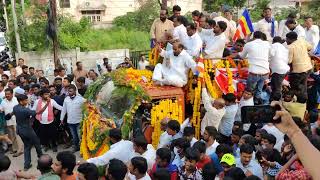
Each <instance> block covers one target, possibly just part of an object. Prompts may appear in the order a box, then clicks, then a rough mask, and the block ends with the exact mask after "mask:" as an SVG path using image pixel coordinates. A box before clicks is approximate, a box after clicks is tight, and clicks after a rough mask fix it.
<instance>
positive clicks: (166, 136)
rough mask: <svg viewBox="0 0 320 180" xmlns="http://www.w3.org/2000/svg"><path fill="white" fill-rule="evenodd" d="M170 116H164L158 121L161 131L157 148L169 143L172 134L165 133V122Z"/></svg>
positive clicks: (166, 122)
mask: <svg viewBox="0 0 320 180" xmlns="http://www.w3.org/2000/svg"><path fill="white" fill-rule="evenodd" d="M169 121H170V118H164V119H162V120H161V122H160V125H161V126H160V129H161V131H162V132H163V133H162V134H161V136H160V138H159V144H158V147H157V149H159V148H164V147H167V146H168V145H169V144H170V141H171V139H172V136H171V135H169V134H168V133H167V124H168V122H169Z"/></svg>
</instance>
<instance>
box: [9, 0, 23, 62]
mask: <svg viewBox="0 0 320 180" xmlns="http://www.w3.org/2000/svg"><path fill="white" fill-rule="evenodd" d="M11 7H12V16H13V25H14V33H15V36H16V45H17V51H18V57H20V54H21V43H20V35H19V32H18V20H17V14H16V3H15V0H11Z"/></svg>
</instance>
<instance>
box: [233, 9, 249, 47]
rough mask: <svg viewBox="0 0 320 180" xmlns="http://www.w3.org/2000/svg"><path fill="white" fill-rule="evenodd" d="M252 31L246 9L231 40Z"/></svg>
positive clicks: (242, 36)
mask: <svg viewBox="0 0 320 180" xmlns="http://www.w3.org/2000/svg"><path fill="white" fill-rule="evenodd" d="M253 31H254V29H253V25H252V22H251V19H250V14H249V11H248V10H247V9H245V10H244V11H243V13H242V16H241V17H240V19H239V25H238V27H237V30H236V33H235V34H234V36H233V38H232V40H233V41H236V40H237V39H239V38H244V37H246V36H247V35H249V34H250V33H252V32H253Z"/></svg>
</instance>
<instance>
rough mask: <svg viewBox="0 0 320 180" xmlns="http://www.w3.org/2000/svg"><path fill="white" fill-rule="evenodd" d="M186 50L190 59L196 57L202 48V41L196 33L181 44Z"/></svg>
mask: <svg viewBox="0 0 320 180" xmlns="http://www.w3.org/2000/svg"><path fill="white" fill-rule="evenodd" d="M183 45H184V46H185V48H186V49H187V53H188V54H189V55H190V56H192V57H198V56H199V54H200V50H201V48H202V40H201V38H200V36H199V34H198V33H194V34H193V35H192V36H188V37H186V39H185V42H184V44H183Z"/></svg>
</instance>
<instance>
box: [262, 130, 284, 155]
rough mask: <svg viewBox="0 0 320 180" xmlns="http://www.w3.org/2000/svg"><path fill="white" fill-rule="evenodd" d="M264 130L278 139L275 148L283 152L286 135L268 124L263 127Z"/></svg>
mask: <svg viewBox="0 0 320 180" xmlns="http://www.w3.org/2000/svg"><path fill="white" fill-rule="evenodd" d="M262 129H265V130H266V131H267V132H268V133H269V134H272V135H274V136H275V137H276V138H277V142H276V144H275V145H274V148H275V149H277V150H278V151H279V152H281V146H282V144H283V142H284V139H283V138H284V134H283V133H282V132H281V131H280V130H279V129H278V128H276V127H275V126H274V125H269V124H266V125H264V126H263V127H262Z"/></svg>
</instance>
